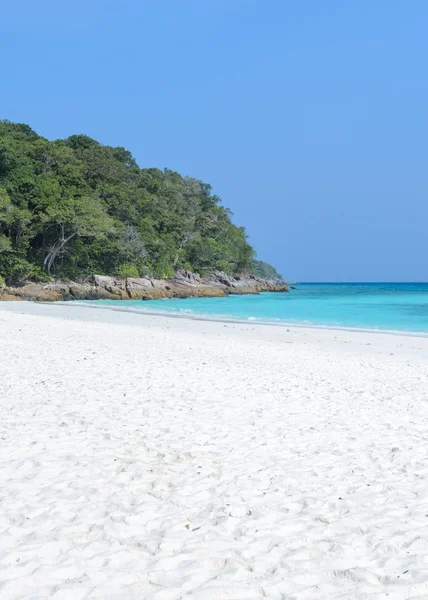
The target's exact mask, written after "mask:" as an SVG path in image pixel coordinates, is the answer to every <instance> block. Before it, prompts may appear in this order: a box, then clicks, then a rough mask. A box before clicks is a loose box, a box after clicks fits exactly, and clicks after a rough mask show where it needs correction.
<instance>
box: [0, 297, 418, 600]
mask: <svg viewBox="0 0 428 600" xmlns="http://www.w3.org/2000/svg"><path fill="white" fill-rule="evenodd" d="M0 354H1V358H0V382H1V386H2V395H1V402H0V417H1V419H0V444H1V446H0V448H1V451H0V598H1V599H2V600H18V599H19V600H23V599H26V600H30V599H31V600H41V599H46V598H49V599H50V598H52V599H55V600H68V599H72V600H84V599H85V600H86V599H103V600H105V599H114V600H126V599H133V600H137V599H138V600H142V599H152V598H153V599H156V600H179V599H194V600H219V599H222V598H227V599H229V600H231V599H236V600H238V599H239V600H253V599H259V598H274V599H278V600H279V599H287V600H291V599H298V600H303V599H307V598H311V599H317V600H324V599H336V598H341V599H343V598H349V599H366V598H367V599H368V598H369V599H384V598H385V599H388V600H395V599H400V600H404V599H406V600H408V599H410V598H428V500H427V498H428V433H427V432H428V368H427V365H428V339H427V338H415V337H407V336H397V335H382V334H368V333H357V332H347V331H333V330H326V331H324V330H315V329H312V330H311V329H297V328H289V330H288V331H287V329H286V328H281V327H267V326H265V327H263V326H253V325H241V324H231V323H215V322H203V321H188V320H185V319H171V318H167V317H160V316H150V317H148V316H140V315H135V314H130V313H123V312H114V311H105V310H99V309H96V308H91V309H88V308H82V307H77V306H75V305H67V306H53V305H36V304H27V303H13V304H4V305H1V306H0Z"/></svg>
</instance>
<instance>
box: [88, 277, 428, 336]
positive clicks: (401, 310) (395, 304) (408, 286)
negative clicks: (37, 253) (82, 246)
mask: <svg viewBox="0 0 428 600" xmlns="http://www.w3.org/2000/svg"><path fill="white" fill-rule="evenodd" d="M85 304H91V305H92V306H93V305H94V304H97V305H102V306H106V307H107V306H110V307H120V308H121V309H126V310H129V309H131V310H133V311H141V312H155V313H159V312H164V313H177V314H181V315H188V316H193V317H200V316H204V317H209V318H214V319H215V318H220V319H233V320H235V319H238V320H244V321H248V320H250V321H259V322H270V323H271V322H275V323H282V324H284V325H285V324H290V325H306V326H323V327H341V328H356V329H380V330H390V331H407V332H413V333H415V332H418V333H428V283H340V284H338V283H329V284H325V283H302V284H298V285H296V289H295V290H292V291H290V292H289V293H285V294H281V293H264V294H260V295H258V296H228V297H226V298H188V299H186V300H178V299H171V300H170V299H167V300H148V301H142V300H135V301H134V300H130V301H126V302H123V301H122V302H121V301H116V300H96V301H92V302H90V303H89V302H85Z"/></svg>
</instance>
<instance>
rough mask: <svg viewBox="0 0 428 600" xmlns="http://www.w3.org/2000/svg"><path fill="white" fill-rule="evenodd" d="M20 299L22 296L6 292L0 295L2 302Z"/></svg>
mask: <svg viewBox="0 0 428 600" xmlns="http://www.w3.org/2000/svg"><path fill="white" fill-rule="evenodd" d="M21 300H22V298H20V297H19V296H14V295H12V294H7V293H6V292H5V293H4V294H1V295H0V301H2V302H21Z"/></svg>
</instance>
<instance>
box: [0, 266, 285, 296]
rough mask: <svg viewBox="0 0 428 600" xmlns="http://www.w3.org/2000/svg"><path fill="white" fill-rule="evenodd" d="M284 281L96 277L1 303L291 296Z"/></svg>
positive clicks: (22, 292) (36, 287) (12, 292)
mask: <svg viewBox="0 0 428 600" xmlns="http://www.w3.org/2000/svg"><path fill="white" fill-rule="evenodd" d="M288 290H289V287H288V286H287V284H286V283H285V282H284V281H280V280H270V279H262V278H261V277H258V276H257V275H242V276H236V277H231V276H230V275H227V274H226V273H223V272H221V271H214V272H213V273H211V275H210V276H208V277H200V275H198V274H197V273H191V272H190V271H179V272H177V273H176V274H175V276H174V277H173V278H172V279H152V278H149V277H140V278H138V279H137V278H133V277H127V278H124V279H118V278H116V277H108V276H106V275H94V276H93V277H92V278H90V279H88V280H87V281H83V282H80V283H78V282H64V281H55V282H52V283H32V282H29V283H25V284H24V285H22V286H20V287H9V288H7V287H6V288H4V289H3V291H1V290H0V300H35V301H38V302H54V301H58V300H155V299H158V298H189V297H195V296H196V297H207V298H212V297H221V296H227V295H228V294H259V293H260V292H288Z"/></svg>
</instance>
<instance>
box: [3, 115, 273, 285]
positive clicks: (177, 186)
mask: <svg viewBox="0 0 428 600" xmlns="http://www.w3.org/2000/svg"><path fill="white" fill-rule="evenodd" d="M180 269H188V270H190V271H195V272H198V273H200V274H202V275H204V274H207V273H209V272H210V271H213V270H220V271H225V272H226V273H228V274H231V275H233V274H237V273H250V272H254V273H257V274H259V275H262V276H263V275H265V276H266V274H267V273H269V274H272V275H274V274H276V275H275V276H278V274H277V273H276V271H275V270H274V269H273V268H272V267H270V265H267V264H266V263H263V262H261V261H256V260H255V253H254V250H253V248H252V247H251V246H250V244H249V243H248V241H247V236H246V233H245V229H244V228H243V227H238V226H236V225H235V224H234V223H233V222H232V220H231V212H230V210H229V209H227V208H225V207H224V206H223V205H222V204H221V201H220V198H219V197H218V196H216V195H215V194H213V193H212V191H211V186H210V185H209V184H206V183H203V182H202V181H199V180H197V179H194V178H192V177H183V176H182V175H180V174H179V173H177V172H175V171H171V170H169V169H164V170H160V169H156V168H143V169H141V168H139V166H138V164H137V163H136V161H135V159H134V158H133V156H132V154H131V153H130V152H129V151H128V150H125V148H122V147H111V146H105V145H102V144H100V143H99V142H97V141H95V140H93V139H91V138H90V137H88V136H86V135H72V136H71V137H69V138H67V139H65V140H55V141H49V140H47V139H46V138H43V137H41V136H39V135H38V134H37V133H36V132H34V131H33V130H32V129H31V128H30V127H29V126H28V125H24V124H18V123H11V122H9V121H0V277H3V278H4V279H5V280H6V282H8V283H17V282H20V281H23V280H25V279H33V280H42V281H43V280H47V279H49V278H51V277H55V278H63V279H75V280H76V279H82V278H84V277H87V276H90V275H93V274H95V273H98V274H108V275H117V276H124V277H126V276H129V277H138V276H142V275H151V276H154V277H171V276H172V275H173V273H174V272H175V271H177V270H180Z"/></svg>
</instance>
